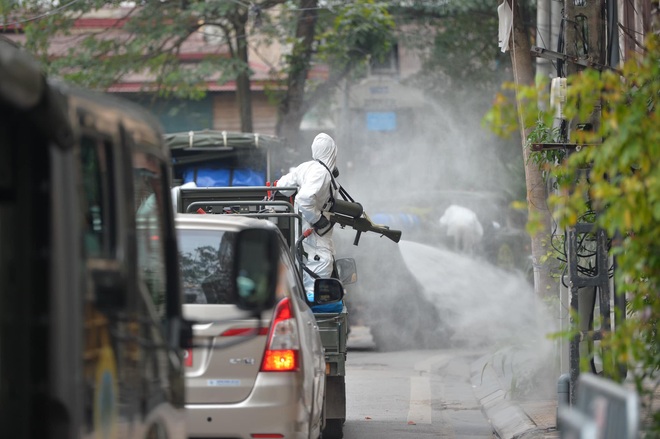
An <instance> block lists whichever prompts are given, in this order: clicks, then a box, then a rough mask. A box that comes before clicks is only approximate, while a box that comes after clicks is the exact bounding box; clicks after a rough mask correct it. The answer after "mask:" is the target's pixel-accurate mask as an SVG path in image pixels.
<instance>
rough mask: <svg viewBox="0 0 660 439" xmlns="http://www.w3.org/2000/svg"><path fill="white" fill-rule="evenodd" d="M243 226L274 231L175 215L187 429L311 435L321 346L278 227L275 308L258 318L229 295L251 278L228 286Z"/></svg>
mask: <svg viewBox="0 0 660 439" xmlns="http://www.w3.org/2000/svg"><path fill="white" fill-rule="evenodd" d="M248 228H266V229H271V230H278V229H277V227H276V226H275V225H274V224H273V223H271V222H270V221H267V220H260V219H255V218H247V217H242V216H238V215H236V216H233V215H213V214H208V215H200V214H177V216H176V229H177V236H178V243H179V264H180V268H181V270H180V272H181V278H182V285H183V294H184V305H183V307H184V316H185V318H186V319H189V320H192V321H194V322H195V324H194V325H193V340H192V346H193V347H192V348H190V349H188V351H187V353H186V356H185V366H186V367H185V370H186V409H187V430H188V435H189V436H190V437H215V438H246V439H251V438H254V437H273V438H276V437H286V438H313V439H316V438H318V437H319V434H320V431H321V429H322V427H323V422H324V419H323V401H324V395H325V369H326V365H325V359H324V352H323V346H322V344H321V338H320V335H319V329H318V326H317V323H316V319H315V317H314V314H313V313H312V311H311V309H310V304H309V303H308V302H307V300H306V295H305V291H304V288H303V285H302V279H301V277H300V274H299V272H298V270H297V268H296V266H295V264H294V261H293V259H292V256H291V252H290V248H289V247H288V245H287V244H286V241H285V239H284V237H283V236H282V234H281V233H280V232H279V230H278V236H279V237H280V240H279V241H280V243H279V248H278V251H277V254H276V255H274V256H273V263H276V264H278V267H279V269H278V271H279V274H278V277H277V280H276V285H277V287H276V299H275V305H274V307H273V308H272V310H270V311H265V312H263V313H262V314H261V318H259V317H255V316H254V315H253V314H250V313H248V312H245V311H241V310H240V309H239V307H237V306H236V305H235V303H233V300H234V299H232V298H235V297H240V296H241V291H240V290H241V289H242V288H243V287H245V288H249V287H250V285H246V286H242V285H241V284H240V282H238V284H236V285H235V286H234V288H237V289H238V290H239V291H230V288H231V287H230V285H231V283H228V282H227V279H228V276H231V274H230V270H231V267H232V266H233V265H234V264H233V262H232V259H233V257H234V255H232V253H231V251H230V249H231V248H232V245H231V243H232V240H233V239H234V237H235V236H236V234H237V233H238V232H240V231H242V230H245V229H248ZM239 274H240V273H239ZM337 285H339V288H341V287H340V284H339V283H338V281H337ZM341 293H342V294H343V290H341ZM321 296H323V297H325V300H328V298H327V295H319V297H321ZM330 300H332V299H330Z"/></svg>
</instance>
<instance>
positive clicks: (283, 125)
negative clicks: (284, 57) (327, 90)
mask: <svg viewBox="0 0 660 439" xmlns="http://www.w3.org/2000/svg"><path fill="white" fill-rule="evenodd" d="M300 9H301V12H300V17H299V19H298V25H297V27H296V42H295V44H294V46H293V50H292V53H291V60H290V61H291V67H290V70H289V76H288V78H287V91H286V95H285V96H284V98H283V99H282V101H281V102H280V108H279V115H278V116H279V117H278V121H277V134H278V136H280V137H283V138H285V139H286V140H287V143H288V144H289V145H290V146H292V147H293V148H296V149H297V148H298V146H299V145H298V137H299V133H300V124H301V122H302V119H303V117H304V116H305V111H306V106H305V105H304V104H305V103H304V98H305V84H306V83H307V74H308V73H309V69H310V61H311V58H312V52H313V50H312V49H313V44H314V38H315V35H316V20H317V17H318V14H317V10H318V0H302V1H301V2H300Z"/></svg>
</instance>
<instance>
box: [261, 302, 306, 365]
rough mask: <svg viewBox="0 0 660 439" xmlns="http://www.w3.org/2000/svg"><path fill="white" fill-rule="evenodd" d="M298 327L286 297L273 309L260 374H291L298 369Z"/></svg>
mask: <svg viewBox="0 0 660 439" xmlns="http://www.w3.org/2000/svg"><path fill="white" fill-rule="evenodd" d="M299 355H300V338H299V336H298V325H297V323H296V319H295V318H294V315H293V308H292V307H291V301H290V300H289V298H288V297H285V298H284V299H282V300H281V301H280V302H279V303H278V304H277V307H276V308H275V312H274V313H273V321H272V322H271V324H270V332H269V333H268V341H267V342H266V351H265V352H264V358H263V361H262V362H261V369H260V370H261V372H291V371H295V370H298V369H299V367H300V359H299Z"/></svg>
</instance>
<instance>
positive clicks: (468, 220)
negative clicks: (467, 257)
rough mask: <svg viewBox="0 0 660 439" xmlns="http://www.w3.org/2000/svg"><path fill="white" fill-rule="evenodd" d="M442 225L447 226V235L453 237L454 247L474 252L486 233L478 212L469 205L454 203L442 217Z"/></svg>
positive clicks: (469, 252)
mask: <svg viewBox="0 0 660 439" xmlns="http://www.w3.org/2000/svg"><path fill="white" fill-rule="evenodd" d="M440 226H442V227H446V229H447V236H448V237H450V238H453V240H454V249H455V250H457V251H461V252H464V253H468V254H472V253H474V251H475V250H476V249H477V246H478V245H479V243H480V242H481V238H482V236H483V235H484V229H483V227H482V226H481V223H480V222H479V219H478V218H477V214H476V213H474V212H473V211H472V210H470V209H468V208H467V207H463V206H458V205H456V204H452V205H451V206H449V207H448V208H447V209H446V210H445V212H444V214H443V215H442V217H441V218H440Z"/></svg>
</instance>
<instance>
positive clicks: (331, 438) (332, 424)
mask: <svg viewBox="0 0 660 439" xmlns="http://www.w3.org/2000/svg"><path fill="white" fill-rule="evenodd" d="M342 421H343V420H342V419H326V420H325V428H324V429H323V436H322V437H323V439H341V438H343V437H344V423H343V422H342Z"/></svg>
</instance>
